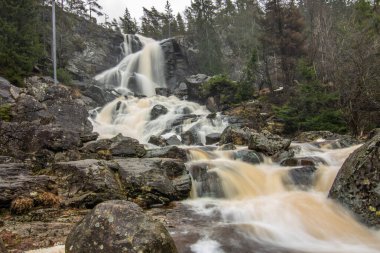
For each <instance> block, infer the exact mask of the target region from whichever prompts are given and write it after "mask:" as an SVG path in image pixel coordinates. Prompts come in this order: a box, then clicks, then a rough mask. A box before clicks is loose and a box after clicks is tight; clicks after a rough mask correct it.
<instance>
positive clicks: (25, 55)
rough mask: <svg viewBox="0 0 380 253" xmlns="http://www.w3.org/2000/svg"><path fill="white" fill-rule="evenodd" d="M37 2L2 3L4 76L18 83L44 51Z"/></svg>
mask: <svg viewBox="0 0 380 253" xmlns="http://www.w3.org/2000/svg"><path fill="white" fill-rule="evenodd" d="M38 16H39V15H38V6H37V3H36V1H35V0H0V75H2V76H5V77H6V78H8V79H9V80H10V81H11V82H13V83H15V84H19V85H21V84H22V82H23V81H22V78H23V77H24V76H27V75H28V74H30V72H31V71H32V69H33V66H34V65H35V64H36V63H37V61H38V59H39V57H40V55H41V52H42V49H41V45H40V43H39V37H38V31H37V27H38Z"/></svg>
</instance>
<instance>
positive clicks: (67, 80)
mask: <svg viewBox="0 0 380 253" xmlns="http://www.w3.org/2000/svg"><path fill="white" fill-rule="evenodd" d="M57 79H58V80H59V82H61V83H63V84H66V85H71V83H72V81H73V80H72V76H71V74H70V73H69V72H68V71H67V70H65V69H58V70H57Z"/></svg>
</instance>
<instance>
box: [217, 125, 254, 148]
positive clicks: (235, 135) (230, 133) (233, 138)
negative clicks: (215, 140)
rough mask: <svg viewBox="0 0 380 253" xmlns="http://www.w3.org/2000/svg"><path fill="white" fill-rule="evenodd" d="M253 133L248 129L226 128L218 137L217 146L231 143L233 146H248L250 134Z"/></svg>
mask: <svg viewBox="0 0 380 253" xmlns="http://www.w3.org/2000/svg"><path fill="white" fill-rule="evenodd" d="M254 132H255V131H254V130H252V129H249V128H237V127H231V126H229V127H227V128H226V129H225V130H224V131H223V133H222V135H221V136H220V142H219V144H228V143H232V144H234V145H240V146H242V145H248V144H249V140H250V137H251V135H252V133H254Z"/></svg>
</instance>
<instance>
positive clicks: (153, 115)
mask: <svg viewBox="0 0 380 253" xmlns="http://www.w3.org/2000/svg"><path fill="white" fill-rule="evenodd" d="M167 113H168V109H167V108H166V107H165V106H163V105H155V106H153V108H152V110H151V111H150V120H155V119H157V118H158V117H160V116H161V115H165V114H167Z"/></svg>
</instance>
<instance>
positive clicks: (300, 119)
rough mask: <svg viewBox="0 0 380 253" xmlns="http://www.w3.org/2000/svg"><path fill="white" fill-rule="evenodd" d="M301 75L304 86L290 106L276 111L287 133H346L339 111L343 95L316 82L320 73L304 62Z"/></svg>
mask: <svg viewBox="0 0 380 253" xmlns="http://www.w3.org/2000/svg"><path fill="white" fill-rule="evenodd" d="M298 72H299V75H300V77H301V78H303V80H304V81H303V83H302V84H299V85H298V86H297V87H295V91H294V93H293V94H291V96H290V97H289V99H288V102H287V103H286V104H285V105H283V106H279V107H276V106H274V111H275V114H276V116H277V117H278V118H280V119H282V120H284V121H285V132H286V133H288V134H291V133H294V132H297V131H315V130H328V131H332V132H335V133H345V132H346V131H347V123H346V121H345V120H344V115H343V112H342V110H341V109H340V108H339V94H338V92H334V91H333V90H331V87H328V86H324V85H322V84H321V83H319V81H318V80H317V79H316V72H315V70H314V68H313V67H312V66H309V65H307V64H306V63H305V61H300V64H299V66H298Z"/></svg>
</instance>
